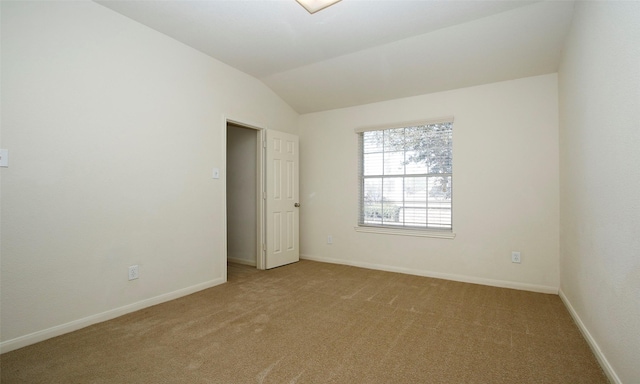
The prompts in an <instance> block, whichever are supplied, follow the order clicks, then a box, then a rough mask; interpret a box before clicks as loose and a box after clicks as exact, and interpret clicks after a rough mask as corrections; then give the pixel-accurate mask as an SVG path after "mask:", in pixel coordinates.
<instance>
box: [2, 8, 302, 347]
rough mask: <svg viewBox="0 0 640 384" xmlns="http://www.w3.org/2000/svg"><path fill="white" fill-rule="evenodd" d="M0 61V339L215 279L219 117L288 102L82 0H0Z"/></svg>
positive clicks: (221, 188) (32, 336) (248, 118)
mask: <svg viewBox="0 0 640 384" xmlns="http://www.w3.org/2000/svg"><path fill="white" fill-rule="evenodd" d="M1 74H2V147H3V148H8V149H9V150H10V154H11V159H10V167H9V168H3V169H2V181H1V193H2V203H1V204H2V205H1V212H2V218H1V219H2V238H1V240H2V245H1V252H2V275H1V279H2V282H1V295H2V296H1V300H2V301H1V303H2V315H1V333H2V349H3V351H6V350H10V349H13V348H16V347H19V346H22V345H26V344H29V343H31V342H34V341H38V340H41V339H44V338H47V337H50V336H53V335H55V334H58V333H63V332H66V331H69V330H72V329H75V328H78V327H81V326H83V325H87V324H90V323H91V322H95V321H99V320H104V319H106V318H109V317H112V316H115V315H118V314H121V313H123V312H126V311H130V310H133V309H136V308H139V307H141V306H145V305H150V304H153V303H155V302H158V301H162V300H166V299H169V298H172V297H175V296H179V295H183V294H186V293H189V292H192V291H194V290H198V289H202V288H205V287H207V286H210V285H214V284H218V283H221V282H224V281H225V279H226V255H225V253H224V252H225V235H224V228H225V218H224V214H225V204H224V201H225V198H224V197H225V180H224V176H225V175H224V174H223V175H222V178H221V179H220V180H213V179H212V177H211V172H212V168H213V167H215V166H217V167H219V168H220V169H222V170H224V168H225V153H224V150H225V149H224V148H225V134H226V133H225V129H226V123H225V117H226V118H230V119H233V120H235V121H241V122H245V123H248V124H252V125H256V126H261V127H266V128H277V129H278V130H282V131H288V132H291V133H296V131H297V128H296V122H297V117H298V116H297V114H296V113H295V112H294V111H293V110H292V109H291V108H290V107H289V106H287V105H286V104H285V103H284V102H283V101H282V100H280V99H279V98H277V97H276V96H275V95H274V94H273V92H271V91H270V90H269V89H268V88H267V87H266V86H264V85H263V84H262V83H260V82H259V81H258V80H256V79H254V78H252V77H249V76H248V75H245V74H243V73H241V72H239V71H237V70H235V69H232V68H230V67H228V66H226V65H224V64H222V63H220V62H218V61H216V60H213V59H211V58H209V57H207V56H205V55H203V54H202V53H199V52H197V51H195V50H193V49H192V48H189V47H187V46H185V45H183V44H181V43H178V42H176V41H175V40H173V39H171V38H168V37H166V36H164V35H161V34H159V33H157V32H155V31H153V30H151V29H149V28H147V27H145V26H143V25H141V24H138V23H135V22H133V21H131V20H130V19H128V18H125V17H123V16H121V15H118V14H116V13H114V12H112V11H111V10H109V9H107V8H104V7H102V6H100V5H98V4H96V3H93V2H88V1H86V2H85V1H83V2H4V1H3V2H2V73H1ZM132 264H138V265H139V266H140V279H138V280H135V281H132V282H129V281H127V268H128V266H129V265H132Z"/></svg>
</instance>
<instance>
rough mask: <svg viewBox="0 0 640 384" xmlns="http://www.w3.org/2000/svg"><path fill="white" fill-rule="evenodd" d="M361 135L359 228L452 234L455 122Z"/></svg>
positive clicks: (413, 126)
mask: <svg viewBox="0 0 640 384" xmlns="http://www.w3.org/2000/svg"><path fill="white" fill-rule="evenodd" d="M356 132H357V133H358V136H359V141H358V142H359V150H360V151H359V152H360V164H359V165H360V166H359V176H360V201H359V205H360V217H359V223H358V224H359V225H360V226H380V227H391V228H411V229H438V230H451V229H452V214H451V213H452V199H451V197H452V182H453V179H452V177H453V169H452V160H453V156H452V155H453V153H452V152H453V151H452V150H453V145H452V144H453V143H452V139H453V118H448V119H442V120H437V121H430V122H426V123H420V124H411V125H407V126H404V127H398V128H386V129H379V128H373V129H358V130H356Z"/></svg>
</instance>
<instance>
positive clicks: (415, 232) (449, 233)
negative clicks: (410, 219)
mask: <svg viewBox="0 0 640 384" xmlns="http://www.w3.org/2000/svg"><path fill="white" fill-rule="evenodd" d="M444 123H451V124H453V123H454V118H453V117H452V116H447V117H442V118H438V119H430V120H421V121H417V122H408V123H401V124H394V125H383V126H374V127H361V128H356V129H355V133H356V134H357V147H358V148H357V149H358V151H357V153H358V217H357V225H356V226H355V227H354V229H355V230H356V231H357V232H364V233H380V234H391V235H403V236H419V237H436V238H445V239H453V238H455V233H454V232H453V229H454V227H453V173H454V172H453V155H452V156H451V172H450V173H446V175H448V176H449V177H450V178H451V185H450V188H451V193H452V195H451V202H450V213H451V218H450V223H451V226H450V228H437V227H428V222H427V223H425V227H422V226H410V225H404V224H403V225H397V226H396V225H389V224H387V225H384V224H380V225H378V224H375V223H365V222H364V209H365V206H364V204H365V202H364V188H365V186H364V183H365V179H367V177H366V175H365V169H364V165H365V162H364V155H365V149H364V134H365V132H371V131H386V130H392V129H400V128H410V127H417V126H428V125H434V124H444ZM451 135H452V136H451V138H452V140H451V151H453V126H452V128H451ZM406 152H407V151H406V150H405V151H404V153H405V154H406ZM382 166H384V163H383V164H382ZM429 175H430V174H419V175H415V176H418V177H426V178H427V179H428V177H430V176H429ZM433 175H436V174H433ZM376 176H377V175H376ZM379 176H380V177H381V178H383V179H384V178H388V177H401V178H402V179H403V180H404V179H405V178H407V177H413V176H414V175H412V174H407V173H406V172H403V174H401V175H384V172H383V174H381V175H379ZM404 190H405V189H404V186H403V191H404ZM403 193H404V192H403ZM427 196H428V195H427ZM427 209H428V208H427ZM426 214H427V215H428V210H427V213H426Z"/></svg>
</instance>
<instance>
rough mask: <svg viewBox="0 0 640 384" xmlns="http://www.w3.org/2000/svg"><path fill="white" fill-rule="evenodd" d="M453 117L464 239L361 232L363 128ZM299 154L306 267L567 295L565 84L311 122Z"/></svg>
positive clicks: (511, 87) (305, 123)
mask: <svg viewBox="0 0 640 384" xmlns="http://www.w3.org/2000/svg"><path fill="white" fill-rule="evenodd" d="M444 116H454V118H455V123H454V128H453V169H454V170H453V172H454V174H453V232H454V233H455V235H456V237H455V239H440V238H424V237H412V236H398V235H386V234H377V233H361V232H356V231H355V230H354V227H355V226H356V225H357V217H358V169H357V167H358V165H357V164H358V148H357V135H356V134H355V133H354V129H355V128H358V127H366V126H380V125H382V126H384V125H386V124H388V125H397V124H398V123H403V122H414V121H420V120H428V119H433V118H439V117H444ZM300 154H301V161H300V162H301V169H303V172H302V173H301V200H302V202H301V203H302V208H301V213H300V216H301V224H300V228H301V241H300V243H301V255H302V257H307V258H312V259H317V260H326V261H334V262H339V263H347V264H354V265H363V266H372V267H376V268H381V269H390V270H397V271H402V272H409V273H415V274H423V275H430V276H441V277H446V278H454V279H459V280H463V281H474V282H480V283H487V284H495V285H502V286H513V287H518V288H524V289H532V290H539V291H547V292H557V288H558V285H559V281H558V249H559V239H558V236H559V230H558V215H559V213H558V211H559V208H558V183H559V181H558V104H557V76H556V75H555V74H551V75H545V76H538V77H531V78H525V79H519V80H513V81H507V82H500V83H494V84H489V85H483V86H478V87H473V88H465V89H459V90H454V91H448V92H441V93H435V94H428V95H422V96H417V97H411V98H406V99H397V100H393V101H388V102H382V103H376V104H369V105H363V106H358V107H353V108H347V109H340V110H333V111H328V112H320V113H313V114H307V115H302V116H301V117H300ZM328 235H331V236H332V237H333V244H327V236H328ZM512 250H513V251H520V252H521V254H522V263H521V264H513V263H511V251H512Z"/></svg>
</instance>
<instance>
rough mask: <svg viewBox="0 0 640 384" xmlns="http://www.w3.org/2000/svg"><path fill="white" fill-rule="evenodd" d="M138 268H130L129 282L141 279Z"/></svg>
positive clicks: (135, 266)
mask: <svg viewBox="0 0 640 384" xmlns="http://www.w3.org/2000/svg"><path fill="white" fill-rule="evenodd" d="M138 272H139V271H138V266H137V265H132V266H130V267H129V280H135V279H137V278H138V277H139V275H138Z"/></svg>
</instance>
